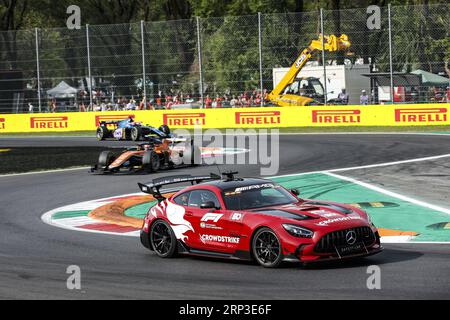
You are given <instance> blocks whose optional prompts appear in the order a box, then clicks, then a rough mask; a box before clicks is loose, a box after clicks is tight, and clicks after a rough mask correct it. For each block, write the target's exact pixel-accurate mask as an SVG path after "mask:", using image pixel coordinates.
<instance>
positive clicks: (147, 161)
mask: <svg viewBox="0 0 450 320" xmlns="http://www.w3.org/2000/svg"><path fill="white" fill-rule="evenodd" d="M142 167H143V168H144V169H145V170H146V171H147V172H149V173H152V172H157V171H158V170H159V168H160V167H161V159H160V158H159V155H158V154H157V153H156V152H155V151H153V150H151V151H147V152H145V153H144V155H143V156H142Z"/></svg>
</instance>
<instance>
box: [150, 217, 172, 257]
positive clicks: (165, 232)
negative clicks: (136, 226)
mask: <svg viewBox="0 0 450 320" xmlns="http://www.w3.org/2000/svg"><path fill="white" fill-rule="evenodd" d="M152 243H153V249H154V250H155V251H156V252H157V253H159V254H160V255H166V254H167V253H169V251H170V249H171V248H172V237H171V234H170V231H169V228H168V227H167V226H166V225H165V224H164V223H160V222H157V223H156V224H155V226H154V227H153V231H152Z"/></svg>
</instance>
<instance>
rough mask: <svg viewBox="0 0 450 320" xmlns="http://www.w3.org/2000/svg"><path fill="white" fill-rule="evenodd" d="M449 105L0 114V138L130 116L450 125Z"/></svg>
mask: <svg viewBox="0 0 450 320" xmlns="http://www.w3.org/2000/svg"><path fill="white" fill-rule="evenodd" d="M449 110H450V104H449V103H443V104H415V105H411V104H404V105H374V106H327V107H325V106H320V107H311V106H310V107H284V108H277V107H268V108H236V109H198V110H167V111H122V112H83V113H81V112H78V113H54V114H50V113H44V114H13V115H10V114H5V115H0V134H1V133H18V132H27V133H33V132H68V131H93V130H95V129H96V128H97V126H98V124H99V123H100V122H101V121H113V120H123V119H125V118H127V117H130V116H132V117H134V118H135V121H138V122H142V123H143V124H145V125H151V126H154V127H159V126H160V125H162V124H167V125H168V126H169V127H171V128H172V129H177V128H194V127H195V126H196V125H200V126H202V127H203V128H205V129H210V128H218V129H220V128H288V127H332V126H427V125H450V111H449Z"/></svg>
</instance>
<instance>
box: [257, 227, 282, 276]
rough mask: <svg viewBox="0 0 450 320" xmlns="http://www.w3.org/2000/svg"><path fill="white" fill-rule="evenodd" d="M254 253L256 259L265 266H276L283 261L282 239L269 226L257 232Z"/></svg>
mask: <svg viewBox="0 0 450 320" xmlns="http://www.w3.org/2000/svg"><path fill="white" fill-rule="evenodd" d="M252 253H253V257H254V258H255V260H256V261H257V262H258V263H259V264H260V265H261V266H263V267H265V268H276V267H278V266H279V265H280V264H281V262H282V261H283V252H282V247H281V242H280V239H278V237H277V235H276V234H275V232H273V231H272V230H271V229H269V228H262V229H259V230H258V231H257V232H256V234H255V235H254V237H253V241H252Z"/></svg>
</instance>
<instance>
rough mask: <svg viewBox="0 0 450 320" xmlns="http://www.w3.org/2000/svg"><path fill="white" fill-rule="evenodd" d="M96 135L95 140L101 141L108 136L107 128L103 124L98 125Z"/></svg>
mask: <svg viewBox="0 0 450 320" xmlns="http://www.w3.org/2000/svg"><path fill="white" fill-rule="evenodd" d="M96 136H97V140H98V141H103V140H105V139H106V138H108V136H109V130H108V128H106V127H105V126H99V127H98V128H97V134H96Z"/></svg>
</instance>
